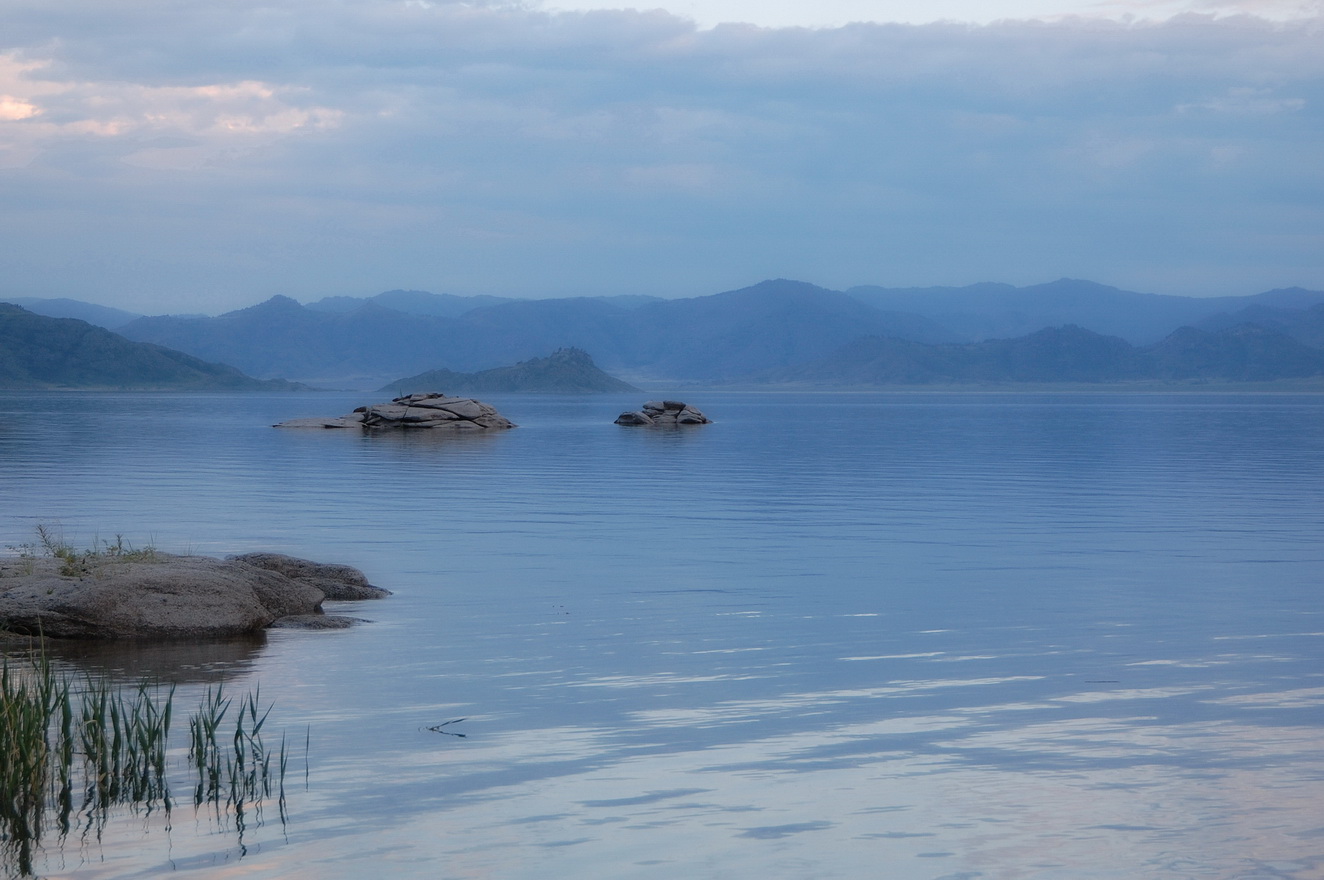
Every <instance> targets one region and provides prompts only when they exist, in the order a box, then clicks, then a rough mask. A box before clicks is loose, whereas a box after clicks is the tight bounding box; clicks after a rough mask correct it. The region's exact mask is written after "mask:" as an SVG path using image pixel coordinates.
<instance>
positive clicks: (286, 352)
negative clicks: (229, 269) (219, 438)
mask: <svg viewBox="0 0 1324 880" xmlns="http://www.w3.org/2000/svg"><path fill="white" fill-rule="evenodd" d="M445 326H446V325H445V323H444V319H439V318H430V317H427V316H418V315H404V314H401V313H400V312H396V311H393V310H391V309H385V308H382V307H380V306H377V305H373V304H371V303H369V304H366V305H363V306H360V307H359V308H357V309H355V310H354V311H352V312H346V313H331V312H318V311H314V310H312V309H308V308H305V307H303V306H301V305H299V303H297V302H295V301H294V300H293V299H290V298H289V297H286V296H275V297H272V298H271V299H269V300H267V301H265V302H262V303H259V304H258V305H255V306H250V307H249V308H246V309H239V310H237V311H233V312H228V313H226V314H224V315H220V316H218V317H215V318H173V317H169V316H162V317H156V318H141V319H139V320H137V321H134V322H133V323H131V324H129V325H127V326H125V327H124V328H123V330H122V331H121V332H123V334H124V335H125V336H127V337H129V338H130V339H137V340H140V341H144V342H154V343H157V344H159V345H166V346H169V347H171V348H178V349H181V350H184V351H187V352H189V353H190V354H194V355H196V356H198V357H202V358H206V359H209V360H222V361H225V362H226V363H233V364H237V365H238V366H239V367H240V368H241V369H243V370H244V371H245V372H248V373H250V374H252V375H255V376H262V377H272V376H294V377H297V378H300V379H302V380H305V381H318V382H337V381H346V380H352V379H356V378H361V377H375V378H376V381H378V382H380V381H381V380H382V379H383V378H384V377H386V376H390V375H398V374H399V373H401V372H406V371H410V370H419V369H422V368H423V367H425V366H427V365H428V364H435V363H437V362H438V361H441V360H444V358H443V356H442V354H441V352H440V349H439V345H440V344H441V337H442V336H443V335H444V334H443V331H444V329H445Z"/></svg>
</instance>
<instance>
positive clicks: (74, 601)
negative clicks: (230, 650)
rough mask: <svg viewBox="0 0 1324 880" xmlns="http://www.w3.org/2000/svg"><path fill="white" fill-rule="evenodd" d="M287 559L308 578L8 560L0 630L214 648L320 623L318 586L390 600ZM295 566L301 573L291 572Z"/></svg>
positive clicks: (327, 570)
mask: <svg viewBox="0 0 1324 880" xmlns="http://www.w3.org/2000/svg"><path fill="white" fill-rule="evenodd" d="M272 555H274V554H272ZM283 559H285V560H289V563H287V564H284V565H285V567H288V568H289V569H290V570H294V571H300V572H302V573H304V574H305V576H301V577H291V576H288V575H286V574H284V573H283V572H282V571H281V570H279V567H273V568H268V567H263V566H260V565H253V564H250V563H248V562H245V561H243V560H242V559H214V558H211V557H207V556H174V555H171V554H168V553H154V554H152V555H151V557H150V559H146V560H133V561H125V560H120V559H116V558H114V557H93V558H89V560H88V561H87V562H86V563H85V565H84V567H83V568H82V569H80V570H79V571H78V572H77V573H75V574H68V573H65V571H66V570H67V567H66V565H65V563H64V562H63V560H60V559H54V558H38V559H34V558H26V559H21V560H12V559H11V560H5V561H4V563H3V564H2V565H0V630H5V631H8V632H10V633H17V634H21V635H27V636H36V635H41V636H45V637H49V638H56V639H181V638H216V637H225V636H236V635H240V634H244V633H252V632H255V631H258V630H261V629H264V628H266V627H268V626H271V625H272V624H273V623H276V622H277V621H279V620H281V619H282V618H286V617H294V618H299V617H303V616H308V615H312V616H319V615H321V614H322V602H323V600H324V599H325V598H326V593H325V592H324V591H323V590H322V589H320V588H319V586H318V584H326V585H332V584H334V585H336V589H337V591H338V595H368V594H370V595H372V597H373V598H376V597H377V596H378V595H384V594H385V592H386V591H384V590H381V591H379V590H378V588H375V587H372V586H371V585H369V584H368V583H367V580H366V578H364V577H363V575H362V573H361V572H354V570H353V569H348V570H346V569H347V567H346V566H319V565H318V564H317V563H307V562H305V561H304V560H295V559H293V558H291V557H283ZM301 562H303V563H305V567H302V568H301V567H300V566H297V565H295V563H301ZM351 572H354V574H351ZM355 574H356V575H357V577H356V576H355ZM374 591H375V592H374Z"/></svg>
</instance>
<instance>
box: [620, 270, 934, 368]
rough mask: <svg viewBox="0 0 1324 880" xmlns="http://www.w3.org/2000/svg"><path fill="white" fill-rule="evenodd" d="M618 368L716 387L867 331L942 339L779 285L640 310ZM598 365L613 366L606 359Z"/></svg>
mask: <svg viewBox="0 0 1324 880" xmlns="http://www.w3.org/2000/svg"><path fill="white" fill-rule="evenodd" d="M633 314H634V317H635V324H634V337H633V340H632V344H631V346H630V347H629V349H628V350H627V351H626V352H624V353H623V355H622V361H621V363H620V366H622V367H628V368H634V369H636V370H639V369H640V368H642V367H644V366H645V365H646V366H647V368H648V370H649V371H650V372H651V373H652V374H654V375H659V376H665V377H670V378H677V379H687V380H695V381H715V380H722V379H725V378H731V377H735V376H739V375H742V374H745V373H749V372H753V371H756V370H762V369H769V368H773V367H777V366H780V365H783V364H791V363H802V362H805V361H809V360H812V359H815V358H819V357H823V356H825V355H827V354H828V353H829V352H831V351H833V350H834V349H836V348H838V347H839V346H841V345H843V344H845V343H846V342H848V341H849V340H851V339H853V338H855V337H857V336H859V335H861V334H862V333H875V334H880V335H882V334H886V335H891V336H898V337H903V338H910V339H921V340H925V341H938V340H942V339H949V338H951V334H950V333H948V332H947V331H946V330H945V329H944V328H943V327H941V326H938V325H937V324H935V323H934V322H933V321H930V320H928V319H926V318H920V317H916V316H914V315H902V314H896V313H884V312H880V311H879V310H877V309H873V308H870V307H868V306H865V305H864V304H863V303H861V302H859V301H858V300H856V299H854V298H853V297H850V296H847V295H846V294H843V293H840V292H838V291H833V290H826V289H824V288H821V287H817V286H815V285H813V284H807V283H805V282H802V281H790V280H785V279H778V280H775V281H764V282H761V283H759V284H755V285H753V286H752V287H746V288H742V289H740V290H733V291H728V292H726V293H719V294H716V295H713V296H704V297H694V298H691V299H678V300H663V301H661V302H656V303H651V304H648V305H645V306H643V307H641V308H639V309H637V310H636V311H635V312H634V313H633ZM600 360H602V361H603V362H604V363H605V364H608V367H609V368H611V367H615V366H617V364H615V363H612V362H609V361H608V360H607V357H606V355H605V354H603V355H600Z"/></svg>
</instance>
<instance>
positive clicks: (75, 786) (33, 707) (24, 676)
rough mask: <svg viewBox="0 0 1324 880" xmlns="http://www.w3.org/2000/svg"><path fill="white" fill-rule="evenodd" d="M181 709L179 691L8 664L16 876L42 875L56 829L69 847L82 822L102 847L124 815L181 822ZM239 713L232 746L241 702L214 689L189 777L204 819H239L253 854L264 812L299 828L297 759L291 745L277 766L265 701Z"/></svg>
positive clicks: (1, 701) (246, 702) (1, 771)
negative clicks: (290, 776) (37, 867)
mask: <svg viewBox="0 0 1324 880" xmlns="http://www.w3.org/2000/svg"><path fill="white" fill-rule="evenodd" d="M174 698H175V688H174V686H173V685H169V686H165V685H154V684H151V683H147V682H143V683H141V684H138V685H136V686H128V685H123V684H116V683H113V682H111V681H110V680H109V679H107V678H104V677H96V676H92V675H86V674H85V675H81V676H78V675H74V674H71V673H67V672H61V671H57V670H56V669H55V668H54V667H53V666H52V665H51V663H50V662H49V660H47V659H46V658H45V657H44V656H31V657H28V658H27V659H26V661H23V662H19V661H16V660H13V659H11V658H9V657H5V658H4V659H3V662H2V663H0V867H3V868H4V870H5V873H6V874H7V875H10V876H30V875H31V874H32V872H33V865H34V860H35V858H36V857H37V855H38V853H40V852H41V851H42V849H43V847H44V846H45V843H44V841H45V840H46V838H47V832H48V830H50V829H52V828H53V829H54V831H55V832H57V841H58V843H59V844H60V845H62V844H63V843H64V841H65V840H66V839H67V838H68V836H69V835H70V833H71V832H72V829H73V828H74V827H75V821H76V822H77V824H78V825H79V826H80V827H81V828H82V829H83V835H84V838H86V837H88V836H95V837H96V839H98V840H99V839H100V838H101V835H102V831H103V829H104V828H105V826H106V824H107V822H108V821H109V820H110V818H111V817H112V815H113V814H115V813H116V812H117V811H119V810H122V809H127V810H129V811H132V812H143V813H146V814H150V813H152V812H154V811H157V810H161V811H163V812H164V813H165V814H166V816H167V817H169V815H170V811H171V809H172V807H173V801H172V797H171V789H170V780H169V777H170V775H171V769H172V767H171V762H170V760H169V756H170V754H171V743H172V741H171V736H170V731H171V722H172V719H173V714H174ZM235 705H237V706H238V711H237V713H236V715H235V723H234V730H233V733H232V735H230V736H226V735H225V733H224V732H223V730H222V727H223V723H224V720H225V717H226V715H227V714H228V713H229V711H230V709H231V698H230V697H229V696H227V695H226V694H225V692H224V689H223V686H222V685H218V686H216V687H215V688H214V689H213V688H208V690H207V692H206V694H205V696H204V697H203V699H202V701H201V703H200V704H199V706H198V710H197V711H196V712H194V713H191V714H190V715H189V717H188V732H189V740H188V749H187V755H188V759H187V763H186V764H185V768H186V769H185V772H186V773H187V775H189V776H191V777H193V779H194V781H195V784H194V786H193V793H194V797H193V804H194V807H195V809H196V808H201V807H203V806H210V807H212V808H214V810H215V811H216V813H217V815H218V816H221V815H222V814H224V815H228V816H229V817H232V819H233V825H234V828H235V830H236V831H237V832H238V833H239V835H240V845H241V847H242V845H243V840H242V835H243V831H244V828H245V827H246V826H247V825H248V823H249V821H250V819H249V815H250V813H251V815H252V817H253V819H254V820H256V821H258V822H260V821H261V809H262V805H263V802H264V801H266V800H269V799H271V798H273V796H274V797H275V799H276V801H277V804H278V806H279V812H280V821H281V822H282V824H284V823H285V822H286V820H287V818H288V815H287V812H286V804H285V784H284V782H285V770H286V766H287V762H288V754H287V751H286V747H285V739H284V737H283V736H282V738H281V746H280V750H279V751H278V752H277V753H275V754H274V755H273V753H271V752H270V751H269V750H268V748H267V747H266V745H265V744H264V743H263V740H262V730H263V727H264V725H265V724H266V722H267V719H268V717H269V716H270V714H271V709H272V707H271V706H270V705H268V706H267V707H266V708H265V709H264V708H263V707H262V706H261V700H260V695H259V693H258V692H257V691H254V692H252V693H249V694H246V695H245V696H244V697H243V698H242V699H240V700H239V701H238V702H237V703H236V704H235ZM180 751H182V749H181V750H180ZM273 757H274V758H275V759H276V764H275V769H273V764H272V761H273ZM273 791H274V795H273ZM75 792H81V794H82V797H81V803H77V804H76V801H77V798H76V797H75ZM167 821H168V819H167Z"/></svg>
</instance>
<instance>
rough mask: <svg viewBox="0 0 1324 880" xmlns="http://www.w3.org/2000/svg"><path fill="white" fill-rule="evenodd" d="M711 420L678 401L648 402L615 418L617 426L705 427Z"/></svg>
mask: <svg viewBox="0 0 1324 880" xmlns="http://www.w3.org/2000/svg"><path fill="white" fill-rule="evenodd" d="M711 422H712V420H711V419H709V418H708V417H707V416H705V415H704V414H703V413H701V412H699V411H698V410H697V409H695V408H694V407H692V406H690V405H689V404H686V403H681V402H680V401H679V400H650V401H648V402H647V403H645V404H644V406H643V409H642V410H639V411H635V412H623V413H621V414H620V415H619V416H617V417H616V424H618V425H626V426H627V427H628V426H632V425H653V426H672V425H707V424H711Z"/></svg>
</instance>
